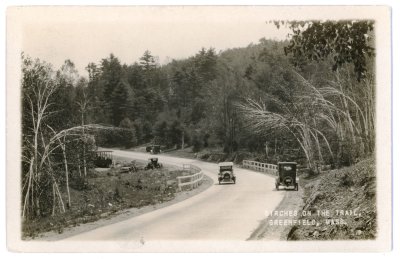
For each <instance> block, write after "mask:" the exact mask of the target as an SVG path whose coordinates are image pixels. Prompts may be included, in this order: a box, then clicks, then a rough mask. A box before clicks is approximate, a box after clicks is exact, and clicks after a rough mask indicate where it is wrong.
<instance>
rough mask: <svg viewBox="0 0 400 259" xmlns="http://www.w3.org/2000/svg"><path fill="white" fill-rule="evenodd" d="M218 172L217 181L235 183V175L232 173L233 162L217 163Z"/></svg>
mask: <svg viewBox="0 0 400 259" xmlns="http://www.w3.org/2000/svg"><path fill="white" fill-rule="evenodd" d="M218 167H219V173H218V183H219V184H221V183H222V182H225V183H226V182H229V183H232V182H233V183H234V184H235V183H236V176H235V174H234V173H233V163H232V162H222V163H219V164H218Z"/></svg>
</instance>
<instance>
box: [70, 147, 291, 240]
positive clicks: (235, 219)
mask: <svg viewBox="0 0 400 259" xmlns="http://www.w3.org/2000/svg"><path fill="white" fill-rule="evenodd" d="M113 154H114V155H115V156H117V157H124V158H128V159H132V160H134V159H142V160H145V159H147V158H148V157H150V156H151V155H149V154H146V153H139V152H131V151H121V150H114V153H113ZM157 156H158V157H159V160H160V162H161V163H164V164H171V165H179V166H180V165H182V164H184V163H185V164H187V163H190V164H193V165H196V166H198V167H200V168H201V169H202V170H203V172H204V173H205V174H206V175H207V176H209V177H211V178H212V179H213V180H214V184H213V185H212V186H211V187H210V188H208V189H207V190H205V191H203V192H201V193H200V194H198V195H196V196H193V197H191V198H189V199H187V200H184V201H182V202H178V203H175V204H173V205H171V206H168V207H164V208H161V209H158V210H154V211H152V212H149V213H146V214H143V215H139V216H136V217H133V218H130V219H127V220H124V221H121V222H118V223H114V224H111V225H107V226H103V227H99V228H97V229H93V230H90V231H88V232H84V233H81V234H78V235H75V236H72V237H70V238H68V240H75V241H77V240H139V239H144V240H205V239H209V240H210V239H211V240H246V239H247V238H249V237H250V235H251V234H252V232H253V231H254V230H255V229H256V228H257V226H258V225H259V223H260V221H261V220H262V219H264V218H265V217H266V215H265V212H266V211H272V210H274V209H275V208H276V207H277V205H278V204H279V203H280V202H281V200H282V199H283V197H284V192H278V191H275V190H274V187H275V185H274V178H273V177H270V176H266V175H263V174H261V173H257V172H253V171H250V170H245V169H241V168H235V169H234V170H235V173H236V176H237V183H236V184H225V185H218V181H217V173H218V167H217V165H216V164H213V163H207V162H202V161H197V160H191V159H184V158H177V157H172V156H168V155H157ZM64 240H65V239H64Z"/></svg>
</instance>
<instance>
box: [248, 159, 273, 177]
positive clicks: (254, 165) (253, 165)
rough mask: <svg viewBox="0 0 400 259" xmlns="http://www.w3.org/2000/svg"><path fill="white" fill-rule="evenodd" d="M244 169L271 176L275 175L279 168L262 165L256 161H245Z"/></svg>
mask: <svg viewBox="0 0 400 259" xmlns="http://www.w3.org/2000/svg"><path fill="white" fill-rule="evenodd" d="M243 167H244V168H248V169H253V170H256V171H260V172H266V173H269V174H273V175H275V172H276V170H277V168H278V166H277V165H273V164H267V163H260V162H256V161H250V160H243Z"/></svg>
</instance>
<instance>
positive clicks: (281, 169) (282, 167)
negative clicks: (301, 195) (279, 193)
mask: <svg viewBox="0 0 400 259" xmlns="http://www.w3.org/2000/svg"><path fill="white" fill-rule="evenodd" d="M280 186H284V187H285V188H287V187H293V188H294V189H295V190H296V191H297V190H298V189H299V178H298V177H297V163H296V162H279V163H278V168H277V176H276V180H275V188H276V189H277V190H279V187H280Z"/></svg>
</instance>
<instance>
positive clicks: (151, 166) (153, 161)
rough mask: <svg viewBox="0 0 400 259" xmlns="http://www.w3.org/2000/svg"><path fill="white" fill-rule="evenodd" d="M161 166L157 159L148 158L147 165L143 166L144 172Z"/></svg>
mask: <svg viewBox="0 0 400 259" xmlns="http://www.w3.org/2000/svg"><path fill="white" fill-rule="evenodd" d="M161 167H162V164H161V163H159V162H158V158H157V157H151V158H149V162H148V163H147V165H146V166H145V168H144V169H145V170H149V169H157V168H161Z"/></svg>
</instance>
